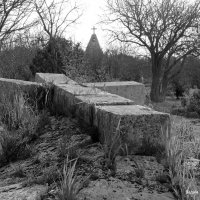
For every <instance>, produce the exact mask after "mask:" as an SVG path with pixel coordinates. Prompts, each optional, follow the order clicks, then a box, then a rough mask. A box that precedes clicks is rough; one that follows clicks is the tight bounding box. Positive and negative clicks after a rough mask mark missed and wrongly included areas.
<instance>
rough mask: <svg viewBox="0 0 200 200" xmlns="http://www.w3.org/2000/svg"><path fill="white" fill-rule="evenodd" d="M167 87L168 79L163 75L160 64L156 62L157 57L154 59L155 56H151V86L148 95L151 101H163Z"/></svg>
mask: <svg viewBox="0 0 200 200" xmlns="http://www.w3.org/2000/svg"><path fill="white" fill-rule="evenodd" d="M167 85H168V79H167V76H165V75H164V73H163V69H162V63H160V62H159V61H158V57H156V55H152V84H151V93H150V98H151V101H153V102H163V101H165V97H166V93H167Z"/></svg>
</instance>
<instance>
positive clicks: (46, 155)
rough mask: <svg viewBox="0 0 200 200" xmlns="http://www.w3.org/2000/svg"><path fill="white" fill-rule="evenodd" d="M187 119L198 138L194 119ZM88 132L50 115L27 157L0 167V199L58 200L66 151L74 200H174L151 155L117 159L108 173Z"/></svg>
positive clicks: (161, 169) (159, 106)
mask: <svg viewBox="0 0 200 200" xmlns="http://www.w3.org/2000/svg"><path fill="white" fill-rule="evenodd" d="M174 102H175V103H176V104H179V103H180V102H178V101H177V100H174V101H167V103H166V102H165V103H164V104H157V105H156V106H157V108H156V109H158V110H160V109H163V108H165V109H169V108H170V107H171V106H172V105H173V104H174ZM154 106H155V105H154ZM174 119H175V121H176V123H178V122H179V121H181V120H182V119H181V118H180V117H177V116H175V117H174ZM187 120H188V121H190V122H191V123H192V126H193V127H194V130H195V133H196V134H197V135H198V136H199V129H200V120H198V119H187ZM94 134H95V130H92V129H88V128H85V127H82V126H81V125H80V123H79V122H78V121H77V120H76V119H74V118H69V117H63V116H50V123H49V124H48V125H46V126H45V127H44V128H43V131H42V134H41V135H40V137H39V138H37V139H36V140H35V141H34V143H32V144H31V148H33V149H34V154H33V156H32V157H31V158H29V159H26V160H22V161H18V162H15V163H10V164H9V165H6V166H5V167H2V168H0V199H1V200H12V199H13V200H14V199H19V200H24V199H29V200H39V199H44V200H53V199H58V198H57V192H58V186H59V177H60V176H59V175H60V174H61V173H62V168H63V163H64V160H65V159H66V154H67V152H66V149H68V153H69V152H70V155H71V159H73V158H74V157H77V156H78V162H77V165H76V174H77V176H78V180H80V183H82V184H81V187H80V191H79V194H78V200H94V199H95V200H104V199H107V200H150V199H152V200H170V199H175V198H174V197H173V194H172V191H171V190H170V184H169V181H168V179H167V177H166V176H164V174H165V171H164V170H165V169H164V167H163V165H162V164H161V163H162V162H161V163H159V162H158V160H157V158H155V157H151V156H139V155H137V156H136V155H123V156H118V157H117V162H116V170H115V173H113V171H112V170H110V169H109V168H108V167H107V165H106V164H105V159H104V152H103V149H102V146H101V144H100V143H98V142H95V141H94V139H95V137H91V135H94Z"/></svg>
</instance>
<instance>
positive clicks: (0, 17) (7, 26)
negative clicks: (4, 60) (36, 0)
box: [0, 0, 35, 47]
mask: <svg viewBox="0 0 200 200" xmlns="http://www.w3.org/2000/svg"><path fill="white" fill-rule="evenodd" d="M31 5H32V2H31V0H2V1H1V2H0V47H1V46H2V43H3V42H4V41H5V40H6V39H8V38H9V37H11V35H12V34H14V33H16V32H18V31H21V30H24V29H27V28H29V27H31V26H33V24H34V23H35V22H33V21H29V16H30V14H31V13H32V9H33V7H32V6H31Z"/></svg>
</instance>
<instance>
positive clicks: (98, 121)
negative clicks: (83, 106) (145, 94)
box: [94, 105, 170, 154]
mask: <svg viewBox="0 0 200 200" xmlns="http://www.w3.org/2000/svg"><path fill="white" fill-rule="evenodd" d="M169 120H170V119H169V115H168V114H165V113H160V112H157V111H154V110H152V109H151V108H148V107H144V106H139V105H122V106H97V107H96V115H95V118H94V126H96V127H97V128H98V130H99V133H100V138H101V140H102V142H104V141H105V140H106V139H109V138H112V137H113V135H114V133H115V132H116V128H117V126H118V124H119V122H120V132H121V136H122V141H123V143H124V144H127V147H128V149H129V153H144V151H145V149H147V145H149V146H151V148H152V150H153V149H154V148H155V150H156V149H157V148H159V146H163V145H165V141H166V138H167V137H169V135H167V134H168V132H167V128H168V126H169V124H170V121H169ZM147 153H148V152H147ZM149 154H151V153H150V152H149Z"/></svg>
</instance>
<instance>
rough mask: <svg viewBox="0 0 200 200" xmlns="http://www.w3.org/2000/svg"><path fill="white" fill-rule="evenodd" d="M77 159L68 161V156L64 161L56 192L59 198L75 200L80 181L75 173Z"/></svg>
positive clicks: (60, 199) (61, 199)
mask: <svg viewBox="0 0 200 200" xmlns="http://www.w3.org/2000/svg"><path fill="white" fill-rule="evenodd" d="M76 163H77V159H74V160H71V161H69V159H68V157H67V159H66V161H65V163H64V167H63V174H62V176H61V177H62V178H61V181H60V187H59V191H58V194H57V197H58V199H59V200H76V199H77V194H78V192H79V186H80V182H79V181H78V179H77V177H76V175H75V167H76Z"/></svg>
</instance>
